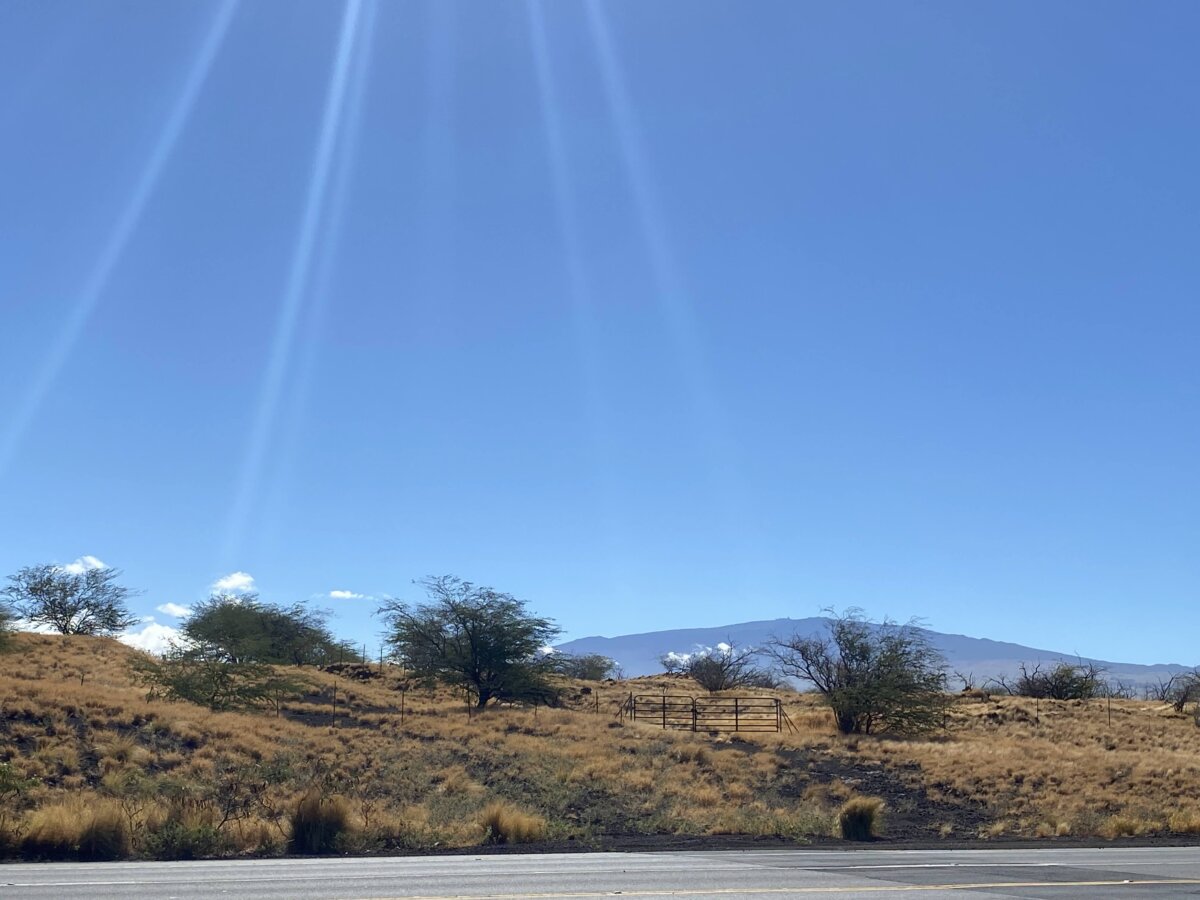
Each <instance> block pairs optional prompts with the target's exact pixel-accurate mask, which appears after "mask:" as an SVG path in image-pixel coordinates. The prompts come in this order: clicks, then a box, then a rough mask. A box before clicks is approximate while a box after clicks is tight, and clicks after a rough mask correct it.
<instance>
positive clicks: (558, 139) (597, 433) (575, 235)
mask: <svg viewBox="0 0 1200 900" xmlns="http://www.w3.org/2000/svg"><path fill="white" fill-rule="evenodd" d="M525 8H526V11H527V13H528V18H529V38H530V46H531V48H532V50H533V61H534V70H535V73H536V75H537V84H538V99H539V101H540V104H541V113H542V130H543V132H544V134H545V138H546V155H547V158H548V160H549V163H550V182H551V188H552V191H553V194H554V212H555V218H556V219H557V224H558V231H559V235H560V238H561V240H562V244H563V252H564V254H565V263H566V264H565V269H566V276H567V297H568V300H569V303H570V307H571V324H572V330H573V332H574V338H575V346H576V351H577V353H578V358H579V363H580V369H581V370H582V371H581V374H582V377H583V388H584V407H585V416H586V419H587V427H588V432H589V438H590V440H589V453H590V455H591V457H592V466H593V469H594V470H595V471H596V472H597V474H598V476H599V482H600V484H599V487H600V489H601V501H600V502H601V509H600V518H601V519H602V522H603V527H604V529H605V531H606V532H607V534H608V543H609V546H610V548H614V549H615V546H616V543H617V540H616V532H617V527H618V526H617V517H616V508H615V506H614V504H613V502H612V501H613V498H614V497H615V496H616V493H617V491H616V477H615V474H614V473H613V471H612V466H611V464H609V462H608V461H609V460H610V459H611V458H612V457H613V452H612V447H611V436H610V433H609V429H608V427H606V426H607V423H608V420H609V415H608V412H609V411H608V410H607V409H606V407H605V403H604V396H603V392H602V390H601V387H600V377H601V370H602V359H601V355H600V352H599V348H598V347H597V344H596V335H597V331H598V328H597V322H596V311H595V308H594V304H593V303H592V299H591V295H590V291H589V289H588V282H587V275H586V272H585V270H584V263H583V259H584V256H583V242H582V239H581V236H580V227H579V212H578V209H577V205H576V203H575V195H574V191H573V190H572V176H571V167H570V162H569V158H568V155H567V148H566V141H565V139H564V137H563V125H562V119H561V116H560V115H559V108H560V100H559V97H558V95H557V91H556V90H555V79H554V71H553V69H552V68H551V60H550V50H549V45H548V41H547V36H546V22H545V13H544V11H543V9H542V5H541V2H540V0H526V4H525Z"/></svg>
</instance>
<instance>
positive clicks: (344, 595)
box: [329, 591, 370, 600]
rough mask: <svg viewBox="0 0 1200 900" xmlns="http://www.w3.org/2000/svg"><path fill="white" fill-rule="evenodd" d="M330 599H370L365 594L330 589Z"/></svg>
mask: <svg viewBox="0 0 1200 900" xmlns="http://www.w3.org/2000/svg"><path fill="white" fill-rule="evenodd" d="M329 597H330V599H333V600H367V599H370V598H368V597H367V595H366V594H356V593H354V591H330V592H329Z"/></svg>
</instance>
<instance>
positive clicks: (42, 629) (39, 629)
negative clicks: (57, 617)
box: [13, 619, 59, 634]
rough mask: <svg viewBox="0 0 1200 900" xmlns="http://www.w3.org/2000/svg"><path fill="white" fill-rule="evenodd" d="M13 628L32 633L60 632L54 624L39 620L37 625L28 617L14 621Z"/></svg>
mask: <svg viewBox="0 0 1200 900" xmlns="http://www.w3.org/2000/svg"><path fill="white" fill-rule="evenodd" d="M13 628H15V629H16V630H17V631H26V632H28V633H30V634H58V633H59V632H58V629H57V628H55V627H54V626H53V625H47V624H46V623H45V622H38V623H37V624H36V625H35V624H34V623H33V622H30V621H29V620H28V619H18V620H17V621H15V622H13Z"/></svg>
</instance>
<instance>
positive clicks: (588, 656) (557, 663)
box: [550, 653, 620, 681]
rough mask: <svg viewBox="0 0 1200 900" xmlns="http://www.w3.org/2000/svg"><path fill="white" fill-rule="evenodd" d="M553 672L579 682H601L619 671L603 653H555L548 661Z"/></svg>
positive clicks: (612, 661)
mask: <svg viewBox="0 0 1200 900" xmlns="http://www.w3.org/2000/svg"><path fill="white" fill-rule="evenodd" d="M550 663H551V665H553V667H554V670H555V671H556V672H558V673H559V674H560V675H564V676H566V677H567V678H577V679H579V680H580V681H603V680H604V679H605V678H610V677H612V676H613V675H614V674H615V673H616V672H617V671H618V670H619V669H620V666H619V665H618V664H617V661H616V660H615V659H612V658H611V657H608V656H605V655H604V654H603V653H584V654H581V655H579V656H576V655H575V654H573V653H555V654H554V656H553V657H552V658H551V660H550Z"/></svg>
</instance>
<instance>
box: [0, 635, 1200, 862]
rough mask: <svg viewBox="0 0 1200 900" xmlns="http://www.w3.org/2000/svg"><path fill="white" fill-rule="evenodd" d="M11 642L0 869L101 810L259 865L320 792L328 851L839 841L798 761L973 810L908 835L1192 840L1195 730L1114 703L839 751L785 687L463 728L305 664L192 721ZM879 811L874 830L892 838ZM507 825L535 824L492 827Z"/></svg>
mask: <svg viewBox="0 0 1200 900" xmlns="http://www.w3.org/2000/svg"><path fill="white" fill-rule="evenodd" d="M14 645H15V646H14V649H13V651H12V652H11V653H9V654H6V655H5V657H4V665H3V668H2V669H0V763H4V762H7V763H9V768H10V769H11V771H12V772H13V773H14V775H16V776H18V777H19V778H20V779H27V780H28V781H27V782H26V783H27V785H28V786H27V787H25V789H24V790H22V791H21V792H19V793H18V794H13V795H9V796H6V797H3V798H0V807H3V816H4V818H3V820H0V854H4V853H13V852H21V853H25V854H27V855H40V856H44V857H50V856H55V855H58V856H72V855H78V854H79V853H80V852H81V849H80V848H81V847H82V846H83V835H82V832H81V831H80V830H79V828H78V827H77V826H78V822H79V821H80V820H79V818H78V816H73V815H71V814H69V812H68V811H69V810H76V811H78V810H79V809H80V808H87V809H91V810H100V809H101V808H103V809H106V810H109V811H111V810H117V811H118V812H119V815H120V818H121V821H123V823H124V829H125V834H126V835H127V838H128V844H127V845H124V846H125V849H124V850H123V851H122V852H123V855H128V854H130V853H131V854H133V855H135V856H136V855H141V856H163V857H189V856H190V857H205V856H221V855H230V854H271V853H279V852H282V850H283V849H284V848H285V847H287V846H288V845H289V843H291V842H293V841H294V840H295V838H296V833H297V829H298V827H299V830H301V831H302V830H303V828H304V827H306V826H304V825H302V824H301V825H299V826H298V823H300V822H301V821H302V820H303V821H308V819H305V818H304V817H302V816H300V812H299V811H300V809H301V806H302V805H303V804H304V802H305V798H306V797H308V796H315V797H318V798H327V799H322V800H320V801H319V802H318V803H317V805H318V806H319V807H321V810H320V811H321V812H322V813H324V811H325V810H326V809H328V808H331V807H330V804H333V805H334V806H336V809H337V813H336V818H337V819H338V820H339V821H341V822H342V823H343V826H342V827H341V829H340V831H339V832H338V833H339V835H340V837H339V838H338V839H336V840H335V841H334V843H336V844H338V845H339V846H340V847H341V848H342V849H346V850H379V851H386V850H392V849H415V848H428V847H432V846H435V845H436V846H439V847H467V846H474V845H478V844H481V843H484V842H486V841H488V840H495V839H497V836H499V835H503V836H504V837H503V839H504V840H506V841H512V842H517V841H519V840H521V839H522V838H521V837H520V835H522V834H531V833H532V834H536V835H537V837H534V838H532V839H534V840H537V839H542V838H546V839H565V838H568V837H570V838H574V839H576V840H577V841H579V842H580V844H581V845H582V846H587V845H588V842H591V841H600V840H603V839H604V838H605V837H606V836H608V835H617V834H681V835H708V834H745V835H776V836H780V837H786V838H790V839H795V840H808V839H812V838H815V837H824V836H826V835H828V834H830V833H831V832H832V831H834V829H836V828H837V827H838V826H837V821H838V812H839V809H840V807H841V806H842V804H843V803H844V802H845V801H847V800H849V799H851V797H852V796H853V795H854V793H855V790H854V789H853V788H852V787H850V786H847V785H846V784H843V783H842V782H841V781H840V780H839V779H838V778H830V777H817V775H816V774H814V771H813V770H810V768H809V767H808V764H804V763H797V762H796V761H797V760H803V759H810V760H814V761H822V762H823V763H826V764H834V763H836V764H837V765H839V766H842V767H844V768H846V769H847V770H848V771H852V772H853V771H859V770H862V771H868V770H869V771H871V772H892V773H895V779H897V780H898V781H901V782H903V783H904V784H905V785H908V786H909V787H910V788H911V789H912V790H913V791H917V792H921V791H923V792H925V793H926V794H927V795H928V797H929V798H930V799H931V800H932V801H934V802H938V803H942V804H943V805H949V804H953V803H972V804H974V805H975V807H976V808H977V809H981V810H984V811H986V822H984V823H983V824H980V823H979V821H978V820H976V821H974V822H972V823H970V824H963V823H961V822H958V821H956V820H954V819H953V817H951V818H949V819H948V818H947V816H946V815H945V814H944V813H943V811H942V809H941V808H939V811H938V814H937V818H936V820H934V821H933V822H932V823H931V824H930V826H929V831H928V834H929V836H936V835H938V834H944V835H947V836H948V835H954V836H956V837H960V836H961V837H968V836H975V835H979V834H981V833H982V834H983V835H984V836H986V837H997V836H1035V835H1041V836H1047V837H1049V836H1054V835H1063V834H1071V835H1076V836H1089V835H1103V836H1114V837H1115V836H1125V835H1129V834H1147V833H1154V832H1167V831H1171V832H1174V833H1178V834H1196V833H1200V818H1197V815H1196V813H1195V812H1193V811H1197V810H1200V729H1197V728H1196V726H1195V724H1193V722H1192V720H1191V718H1190V717H1182V716H1177V715H1174V714H1173V713H1171V712H1170V711H1169V710H1166V709H1164V708H1163V707H1162V706H1161V705H1156V704H1151V703H1139V702H1135V701H1121V702H1116V701H1114V703H1113V706H1112V725H1111V726H1109V725H1108V721H1107V715H1106V712H1105V710H1104V708H1103V706H1102V705H1101V704H1099V703H1092V704H1086V703H1075V704H1071V703H1053V702H1049V703H1048V702H1045V701H1043V702H1042V703H1041V704H1040V706H1039V708H1038V711H1037V712H1038V718H1037V720H1036V721H1035V717H1034V707H1033V702H1032V701H1025V700H1021V699H1019V698H1000V699H990V698H987V697H986V696H971V697H964V698H958V699H956V701H955V703H954V706H953V708H952V711H951V714H950V716H949V718H948V727H947V730H946V732H945V733H938V734H935V735H931V736H929V737H927V738H923V739H915V740H894V739H891V740H890V739H886V738H858V739H845V738H842V737H841V736H839V735H837V734H836V733H835V732H834V731H833V729H832V727H831V722H830V718H829V714H828V712H827V711H826V710H825V709H823V708H822V707H821V706H820V704H819V703H818V702H817V701H816V699H815V698H813V697H811V696H808V695H803V694H795V693H784V694H780V695H779V696H780V697H781V698H782V699H783V701H784V703H785V708H786V709H787V712H788V714H789V716H790V718H791V720H792V721H793V722H794V723H796V725H797V728H798V733H796V734H785V735H775V734H764V735H753V736H740V735H735V736H731V735H719V736H715V737H714V736H711V735H706V734H692V733H688V732H672V731H663V730H661V729H656V728H650V727H648V726H643V725H640V724H638V725H634V724H631V723H628V722H626V723H624V724H623V725H622V724H621V723H620V722H618V721H617V720H616V718H615V712H616V710H617V707H618V706H619V704H620V701H621V700H622V699H623V698H624V697H625V696H626V695H627V694H628V692H629V691H630V689H631V687H632V688H634V689H636V690H638V691H645V692H647V693H657V692H659V691H662V690H668V691H671V692H674V693H687V692H689V688H688V687H687V686H686V685H681V684H680V683H679V682H677V681H675V680H673V679H668V678H662V679H638V680H637V681H636V682H635V683H633V684H630V683H616V684H602V685H593V686H592V687H593V693H591V694H589V695H582V694H581V693H580V694H579V695H577V697H578V708H577V709H559V710H546V709H540V710H536V711H531V710H525V709H516V708H498V709H493V710H491V711H489V712H487V713H486V714H484V715H482V716H480V715H478V714H473V715H472V716H471V717H470V718H469V719H468V716H467V710H466V707H465V705H464V704H463V703H462V700H461V698H460V697H458V696H456V695H454V694H451V693H449V692H442V691H432V692H431V691H424V690H408V691H407V692H406V693H405V695H404V715H403V717H402V716H401V714H400V696H401V695H400V693H399V691H398V690H397V688H398V686H399V685H400V684H401V682H402V679H403V673H401V672H398V671H393V670H390V669H388V670H386V671H385V672H384V673H383V675H382V677H379V678H375V679H372V680H370V681H367V682H357V681H351V680H349V679H345V678H341V677H338V676H336V675H333V674H330V673H324V672H318V671H314V670H310V669H305V670H302V672H301V675H302V677H304V678H305V679H307V680H308V681H310V682H311V684H312V691H311V693H310V695H309V696H307V697H304V698H301V699H299V700H296V701H293V702H288V703H285V704H284V706H283V709H282V710H281V714H280V715H279V716H275V715H273V714H266V713H263V714H252V713H213V712H210V711H208V710H206V709H203V708H200V707H196V706H193V705H190V704H186V703H174V704H172V703H165V702H161V701H153V702H147V701H146V698H145V692H144V691H143V690H142V689H140V688H139V687H137V686H136V685H135V684H134V683H133V682H132V680H131V678H130V674H129V661H130V659H131V658H132V657H133V655H134V654H135V651H133V650H131V649H130V648H128V647H125V646H123V645H121V644H119V643H117V642H115V641H109V640H104V639H96V638H81V637H58V636H46V635H28V634H27V635H18V636H16V638H15V640H14ZM334 689H336V691H337V701H336V706H335V705H334V702H333V691H334ZM597 702H598V703H599V713H598V714H597V713H596V712H595V709H596V704H597ZM335 713H336V715H335ZM871 792H872V793H876V790H875V789H874V788H873V787H872V788H871ZM331 798H342V799H341V800H336V801H335V800H333V799H331ZM893 799H894V798H893V797H892V796H891V795H890V794H889V795H888V801H889V806H893V803H892V801H893ZM72 804H82V807H78V806H72ZM493 807H494V808H493ZM497 809H498V810H501V811H502V813H503V814H501V813H496V810H497ZM901 812H902V810H899V809H898V808H896V807H894V806H893V809H892V811H891V812H890V813H889V835H891V836H893V837H894V836H895V835H896V828H897V827H898V825H897V822H898V821H899V817H900V814H901ZM96 815H97V816H99V813H97V814H96ZM105 815H107V816H109V819H111V818H112V816H111V813H106V814H105ZM495 815H499V819H498V820H496V819H495ZM521 816H524V817H526V818H528V819H530V820H532V821H533V822H535V823H539V824H538V827H536V828H532V829H531V830H523V829H522V828H520V827H516V826H513V827H508V824H509V823H510V822H511V821H513V820H514V817H521ZM106 821H107V820H106ZM498 826H504V827H498ZM526 839H530V838H526ZM306 840H307V838H303V839H301V841H300V843H301V844H304V843H305V841H306ZM321 840H324V838H322V839H321ZM100 843H101V842H99V841H97V842H95V843H94V845H89V846H94V847H95V848H99V846H100ZM317 843H318V845H320V844H321V841H318V842H317ZM116 846H117V847H118V848H119V849H120V848H121V846H122V845H120V844H119V843H118V844H117V845H116ZM324 846H330V844H329V843H328V841H326V842H325V844H324ZM88 852H100V850H99V849H93V850H89V851H88Z"/></svg>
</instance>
